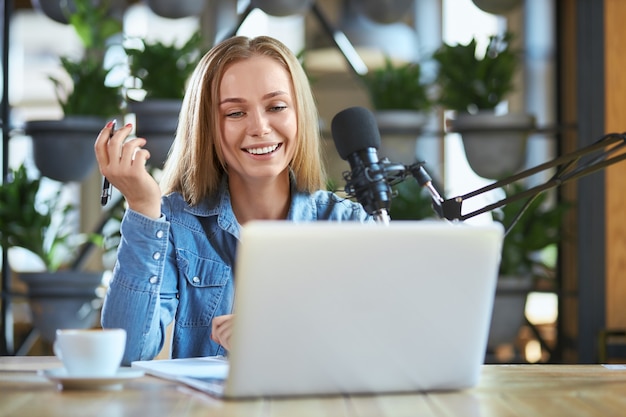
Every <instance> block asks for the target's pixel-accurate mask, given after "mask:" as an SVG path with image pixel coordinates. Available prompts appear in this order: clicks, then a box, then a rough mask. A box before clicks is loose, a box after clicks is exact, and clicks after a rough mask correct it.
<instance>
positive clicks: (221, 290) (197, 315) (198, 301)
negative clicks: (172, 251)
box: [176, 251, 232, 326]
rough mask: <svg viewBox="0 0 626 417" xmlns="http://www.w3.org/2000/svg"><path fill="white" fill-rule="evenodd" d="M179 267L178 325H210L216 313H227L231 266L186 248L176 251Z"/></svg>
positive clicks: (228, 310) (229, 297)
mask: <svg viewBox="0 0 626 417" xmlns="http://www.w3.org/2000/svg"><path fill="white" fill-rule="evenodd" d="M177 256H178V258H179V259H178V264H179V265H180V270H181V277H182V279H181V281H180V288H179V298H180V300H179V301H180V302H179V312H178V315H177V318H176V321H177V323H179V324H180V325H181V326H210V324H211V320H212V319H213V317H215V316H219V315H223V314H229V313H230V310H231V306H230V304H231V301H230V300H231V299H232V297H231V296H229V295H228V294H227V293H226V291H231V288H232V285H230V284H229V282H230V277H231V275H232V273H231V267H230V266H229V265H227V264H225V263H224V262H222V261H221V260H215V259H211V258H204V257H201V256H198V255H195V254H192V253H190V252H188V251H178V254H177Z"/></svg>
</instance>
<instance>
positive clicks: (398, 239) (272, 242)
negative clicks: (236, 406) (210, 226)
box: [132, 220, 504, 399]
mask: <svg viewBox="0 0 626 417" xmlns="http://www.w3.org/2000/svg"><path fill="white" fill-rule="evenodd" d="M503 233H504V231H503V228H502V226H501V225H500V224H499V223H493V224H482V225H468V224H465V223H450V222H447V221H443V220H441V221H440V220H427V221H398V222H391V224H389V225H388V226H384V225H381V224H361V223H356V222H342V223H339V222H311V223H292V222H274V221H264V222H251V223H249V224H247V225H246V226H245V227H243V228H242V233H241V243H240V246H239V249H238V256H237V261H236V267H235V288H236V293H235V306H234V313H235V321H234V324H233V334H232V339H231V344H232V348H231V351H230V352H229V354H228V358H220V357H209V358H188V359H170V360H160V361H141V362H134V363H133V364H132V366H134V367H140V368H142V369H144V370H145V371H146V372H147V373H150V374H153V375H157V376H161V377H166V378H170V379H177V380H179V381H181V382H184V383H186V384H188V385H190V386H194V387H195V388H197V389H200V390H202V391H204V392H208V393H210V394H212V395H215V396H218V397H223V398H230V399H236V398H250V397H285V396H286V397H291V396H309V395H336V394H372V393H376V394H381V393H401V392H420V391H435V390H459V389H465V388H470V387H473V386H475V385H476V384H477V382H478V380H479V377H480V370H481V366H482V364H483V362H484V357H485V351H486V346H487V339H488V333H489V325H490V320H491V312H492V308H493V300H494V294H495V287H496V280H497V275H498V266H499V262H500V251H501V245H502V240H503Z"/></svg>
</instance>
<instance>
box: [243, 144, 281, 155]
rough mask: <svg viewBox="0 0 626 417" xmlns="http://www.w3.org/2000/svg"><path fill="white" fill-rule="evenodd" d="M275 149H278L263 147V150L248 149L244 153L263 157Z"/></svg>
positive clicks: (274, 146) (276, 146)
mask: <svg viewBox="0 0 626 417" xmlns="http://www.w3.org/2000/svg"><path fill="white" fill-rule="evenodd" d="M276 149H278V145H273V146H264V147H263V148H250V149H246V151H247V152H248V153H251V154H253V155H264V154H267V153H272V152H274V151H275V150H276Z"/></svg>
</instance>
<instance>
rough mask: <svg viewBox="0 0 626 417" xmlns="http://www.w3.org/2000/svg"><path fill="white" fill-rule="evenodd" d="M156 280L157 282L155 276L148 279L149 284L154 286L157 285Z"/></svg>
mask: <svg viewBox="0 0 626 417" xmlns="http://www.w3.org/2000/svg"><path fill="white" fill-rule="evenodd" d="M157 280H158V278H157V276H156V275H155V276H152V277H150V284H156V283H157Z"/></svg>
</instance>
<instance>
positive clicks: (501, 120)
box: [451, 111, 535, 179]
mask: <svg viewBox="0 0 626 417" xmlns="http://www.w3.org/2000/svg"><path fill="white" fill-rule="evenodd" d="M534 127H535V119H534V117H533V116H531V115H528V114H522V113H507V114H502V115H495V114H494V113H493V112H491V111H485V112H479V113H477V114H469V113H459V114H457V115H456V117H455V119H454V120H452V121H451V128H452V130H453V131H454V132H458V133H460V134H461V137H462V138H463V147H464V148H465V155H466V157H467V162H468V163H469V165H470V167H471V168H472V170H473V171H474V172H475V173H476V174H478V175H480V176H481V177H483V178H489V179H501V178H504V177H506V176H508V175H512V174H514V173H516V172H517V171H519V170H520V169H521V168H522V167H523V166H524V163H525V162H526V142H527V139H528V134H529V132H530V131H531V130H532V129H533V128H534Z"/></svg>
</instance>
